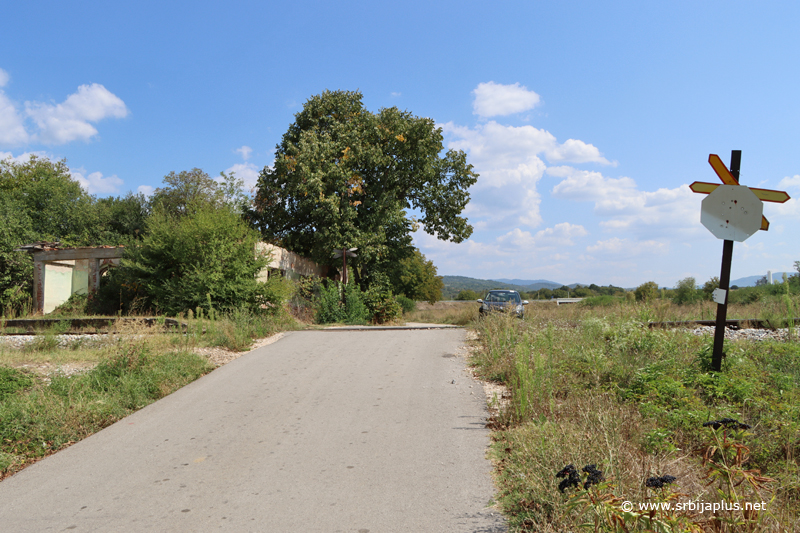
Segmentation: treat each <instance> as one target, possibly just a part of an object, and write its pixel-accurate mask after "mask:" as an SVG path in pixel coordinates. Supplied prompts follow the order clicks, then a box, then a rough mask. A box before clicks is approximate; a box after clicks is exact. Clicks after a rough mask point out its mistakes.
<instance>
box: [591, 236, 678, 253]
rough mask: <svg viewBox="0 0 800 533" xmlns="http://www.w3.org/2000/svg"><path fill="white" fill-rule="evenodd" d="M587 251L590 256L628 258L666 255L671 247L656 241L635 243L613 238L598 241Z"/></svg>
mask: <svg viewBox="0 0 800 533" xmlns="http://www.w3.org/2000/svg"><path fill="white" fill-rule="evenodd" d="M586 251H587V252H589V253H590V254H599V255H609V256H614V257H616V258H626V257H634V256H639V255H664V254H666V253H667V252H668V251H669V245H668V244H667V243H665V242H662V241H655V240H648V241H633V240H630V239H620V238H619V237H612V238H611V239H608V240H606V241H597V243H595V244H594V245H592V246H587V247H586Z"/></svg>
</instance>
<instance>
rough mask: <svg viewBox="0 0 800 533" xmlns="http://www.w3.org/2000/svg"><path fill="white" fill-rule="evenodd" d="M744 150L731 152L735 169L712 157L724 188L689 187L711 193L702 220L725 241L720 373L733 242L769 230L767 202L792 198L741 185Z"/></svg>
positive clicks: (717, 350) (715, 361)
mask: <svg viewBox="0 0 800 533" xmlns="http://www.w3.org/2000/svg"><path fill="white" fill-rule="evenodd" d="M741 161H742V151H741V150H733V151H731V169H730V170H728V167H726V166H725V163H723V162H722V160H721V159H720V158H719V156H718V155H716V154H711V155H709V156H708V162H709V164H710V165H711V168H713V169H714V172H716V173H717V176H719V179H720V180H721V181H722V185H717V184H716V183H705V182H702V181H695V182H694V183H692V184H691V185H689V188H690V189H692V191H693V192H697V193H702V194H707V195H708V197H707V198H704V199H703V207H702V210H701V211H700V221H701V222H702V223H703V225H704V226H705V227H706V228H708V229H709V231H711V233H713V234H714V235H715V236H716V237H717V238H719V239H722V240H723V243H724V244H723V246H722V269H721V270H720V275H719V288H718V289H716V290H715V291H714V301H715V302H717V322H716V328H715V330H714V352H713V353H712V355H711V368H712V369H713V370H715V371H717V372H719V371H720V370H721V369H722V357H723V356H724V355H725V354H724V353H723V352H722V347H723V343H724V341H725V323H726V318H727V316H728V284H729V283H730V280H731V260H732V259H733V241H738V242H742V241H744V240H745V239H747V238H748V237H750V236H751V235H752V234H753V233H755V232H756V231H758V230H759V229H763V230H768V229H769V221H768V220H767V219H766V218H764V215H763V214H762V211H763V209H764V204H763V203H761V201H762V200H764V201H766V202H779V203H783V202H785V201H786V200H788V199H789V195H788V194H786V193H785V192H783V191H772V190H769V189H751V188H749V187H745V186H744V185H740V184H739V165H740V163H741Z"/></svg>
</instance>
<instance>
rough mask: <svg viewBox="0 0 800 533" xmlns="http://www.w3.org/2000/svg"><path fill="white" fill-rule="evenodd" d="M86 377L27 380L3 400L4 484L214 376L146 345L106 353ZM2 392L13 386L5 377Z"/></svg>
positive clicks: (204, 366) (199, 364)
mask: <svg viewBox="0 0 800 533" xmlns="http://www.w3.org/2000/svg"><path fill="white" fill-rule="evenodd" d="M103 350H104V353H103V355H102V356H101V358H100V362H99V363H98V364H97V366H95V367H94V368H93V369H91V370H89V371H88V372H85V373H79V374H74V375H71V376H66V375H64V374H61V373H59V372H56V373H54V374H51V375H50V377H49V382H48V380H45V379H42V378H41V377H39V376H35V375H33V374H31V373H24V372H20V371H19V370H13V369H6V370H3V374H0V376H5V375H6V374H8V375H11V376H14V375H16V379H17V381H19V379H18V378H19V376H24V379H25V380H27V381H26V383H25V386H24V387H19V388H18V389H17V390H15V391H14V392H12V393H10V394H6V395H4V397H3V398H2V399H1V400H0V478H2V477H5V476H7V475H10V474H12V473H14V472H16V471H17V470H19V469H21V468H23V467H24V466H26V465H28V464H30V463H32V462H35V461H36V460H38V459H40V458H42V457H44V456H46V455H49V454H51V453H55V452H56V451H58V450H60V449H62V448H65V447H67V446H69V445H70V444H72V443H74V442H76V441H78V440H81V439H83V438H85V437H87V436H89V435H91V434H93V433H95V432H97V431H99V430H101V429H102V428H104V427H106V426H108V425H110V424H113V423H114V422H116V421H117V420H119V419H121V418H123V417H125V416H127V415H129V414H130V413H132V412H134V411H136V410H138V409H141V408H142V407H144V406H146V405H148V404H150V403H152V402H154V401H156V400H158V399H160V398H163V397H164V396H167V395H168V394H170V393H172V392H174V391H175V390H177V389H179V388H181V387H183V386H184V385H186V384H188V383H190V382H191V381H194V380H195V379H197V378H198V377H200V376H202V375H203V374H205V373H207V372H209V371H210V370H212V368H213V367H212V366H211V365H210V364H209V363H208V361H207V360H206V359H205V358H203V357H201V356H199V355H196V354H193V353H191V352H188V351H186V350H173V351H166V352H162V351H158V350H157V349H156V348H155V347H154V346H153V345H151V344H150V343H149V342H148V339H132V340H129V341H123V342H119V343H117V344H115V345H110V346H107V347H105V348H104V349H103ZM0 380H2V381H0V387H2V384H3V383H7V382H8V381H9V380H8V378H6V377H0Z"/></svg>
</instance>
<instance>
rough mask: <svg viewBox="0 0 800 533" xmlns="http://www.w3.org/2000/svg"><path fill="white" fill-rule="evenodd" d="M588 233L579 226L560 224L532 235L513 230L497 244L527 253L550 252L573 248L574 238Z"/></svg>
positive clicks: (499, 239)
mask: <svg viewBox="0 0 800 533" xmlns="http://www.w3.org/2000/svg"><path fill="white" fill-rule="evenodd" d="M588 234H589V233H588V232H587V231H586V228H584V227H583V226H581V225H580V224H570V223H569V222H562V223H560V224H556V225H555V226H553V227H552V228H545V229H543V230H540V231H537V232H536V234H535V235H532V234H531V233H530V232H529V231H522V230H520V229H519V228H515V229H513V230H511V231H509V232H508V233H506V234H505V235H503V236H501V237H498V238H497V242H498V243H499V244H505V243H509V244H513V245H514V246H515V247H517V248H519V249H522V250H525V251H526V252H528V253H532V252H536V251H539V250H551V249H553V248H563V247H566V246H574V245H575V241H574V240H573V239H574V238H577V237H584V236H586V235H588Z"/></svg>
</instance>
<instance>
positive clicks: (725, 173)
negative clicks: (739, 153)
mask: <svg viewBox="0 0 800 533" xmlns="http://www.w3.org/2000/svg"><path fill="white" fill-rule="evenodd" d="M708 163H709V164H710V165H711V168H713V169H714V172H716V173H717V176H719V179H720V181H722V183H723V184H724V185H739V180H738V179H737V178H735V177H734V176H733V174H732V173H731V171H730V170H728V167H726V166H725V163H723V162H722V159H720V158H719V156H718V155H717V154H710V155H709V156H708ZM718 187H720V185H719V184H718V183H708V182H705V181H695V182H694V183H692V184H691V185H689V188H690V189H692V192H697V193H701V194H710V193H712V192H714V191H715V190H716V189H717V188H718ZM749 189H750V190H751V191H753V194H755V195H756V197H757V198H758V199H759V200H763V201H765V202H777V203H779V204H782V203H783V202H785V201H786V200H788V199H789V195H788V194H786V193H785V192H784V191H773V190H771V189H757V188H755V187H749ZM704 202H705V200H704ZM703 225H705V224H703ZM706 227H708V226H706ZM760 229H763V230H764V231H767V230H768V229H769V220H767V218H766V217H765V216H764V215H761V228H760ZM712 233H713V231H712ZM719 238H720V239H722V238H723V237H719ZM732 240H737V239H732ZM742 240H744V239H742ZM740 242H741V241H740Z"/></svg>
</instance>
